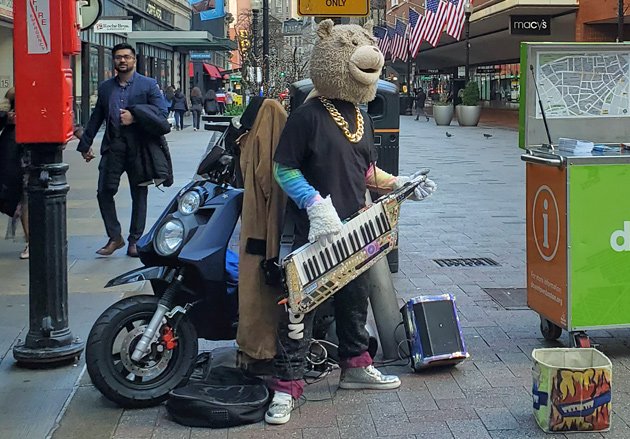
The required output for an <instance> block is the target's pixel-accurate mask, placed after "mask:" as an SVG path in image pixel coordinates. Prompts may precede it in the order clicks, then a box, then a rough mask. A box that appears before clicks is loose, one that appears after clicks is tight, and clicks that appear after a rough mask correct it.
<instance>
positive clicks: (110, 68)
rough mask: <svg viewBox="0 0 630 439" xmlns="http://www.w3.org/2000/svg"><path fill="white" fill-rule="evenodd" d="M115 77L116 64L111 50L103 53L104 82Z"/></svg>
mask: <svg viewBox="0 0 630 439" xmlns="http://www.w3.org/2000/svg"><path fill="white" fill-rule="evenodd" d="M113 75H114V62H113V60H112V51H111V49H105V51H104V52H103V81H105V80H107V79H110V78H111V77H112V76H113Z"/></svg>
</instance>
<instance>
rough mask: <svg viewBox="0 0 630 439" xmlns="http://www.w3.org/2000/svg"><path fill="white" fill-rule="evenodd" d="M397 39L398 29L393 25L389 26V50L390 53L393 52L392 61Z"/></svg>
mask: <svg viewBox="0 0 630 439" xmlns="http://www.w3.org/2000/svg"><path fill="white" fill-rule="evenodd" d="M395 40H396V29H394V28H393V27H391V26H387V41H388V50H389V53H391V55H392V61H393V60H394V41H395ZM384 55H385V54H384Z"/></svg>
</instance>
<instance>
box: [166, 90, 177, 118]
mask: <svg viewBox="0 0 630 439" xmlns="http://www.w3.org/2000/svg"><path fill="white" fill-rule="evenodd" d="M174 97H175V87H173V86H172V85H169V86H168V87H166V90H164V99H165V100H166V108H168V116H169V117H171V116H172V114H171V112H172V111H173V98H174Z"/></svg>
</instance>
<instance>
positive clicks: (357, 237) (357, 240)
mask: <svg viewBox="0 0 630 439" xmlns="http://www.w3.org/2000/svg"><path fill="white" fill-rule="evenodd" d="M352 236H353V237H354V242H355V243H356V244H357V245H356V248H355V249H354V251H355V252H358V251H359V250H360V249H361V248H362V247H363V245H362V243H361V240H360V239H359V233H358V232H357V231H356V230H353V231H352Z"/></svg>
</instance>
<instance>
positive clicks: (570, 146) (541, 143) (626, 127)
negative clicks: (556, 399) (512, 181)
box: [519, 43, 630, 347]
mask: <svg viewBox="0 0 630 439" xmlns="http://www.w3.org/2000/svg"><path fill="white" fill-rule="evenodd" d="M534 81H535V84H534ZM535 85H536V86H537V88H538V91H539V97H540V101H539V97H538V96H537V92H536V87H535ZM541 107H542V109H543V110H544V111H541ZM545 119H546V120H545ZM547 126H548V129H547ZM560 138H567V139H568V138H570V139H576V140H581V142H574V141H570V140H566V139H565V140H563V141H560ZM590 142H592V143H593V144H594V145H593V144H591V143H590ZM626 142H627V143H628V144H629V147H630V45H625V44H616V43H614V44H582V43H566V44H565V43H523V44H522V46H521V109H520V132H519V146H520V147H521V148H523V149H525V153H524V154H523V155H522V156H521V158H522V160H523V161H525V162H526V180H527V182H526V218H527V303H528V306H529V307H530V308H531V309H533V310H534V311H536V312H537V313H538V314H539V315H540V317H541V325H540V328H541V332H542V334H543V336H544V337H545V338H546V339H549V340H553V339H557V338H558V337H560V335H561V333H562V330H563V329H564V330H567V331H569V333H570V334H571V337H570V340H571V343H572V345H573V346H579V347H587V346H590V341H589V338H588V335H587V334H586V332H585V331H588V330H591V329H611V328H630V269H629V268H630V193H629V192H630V150H627V149H625V148H624V143H626ZM559 146H562V147H559ZM593 147H594V148H593Z"/></svg>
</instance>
